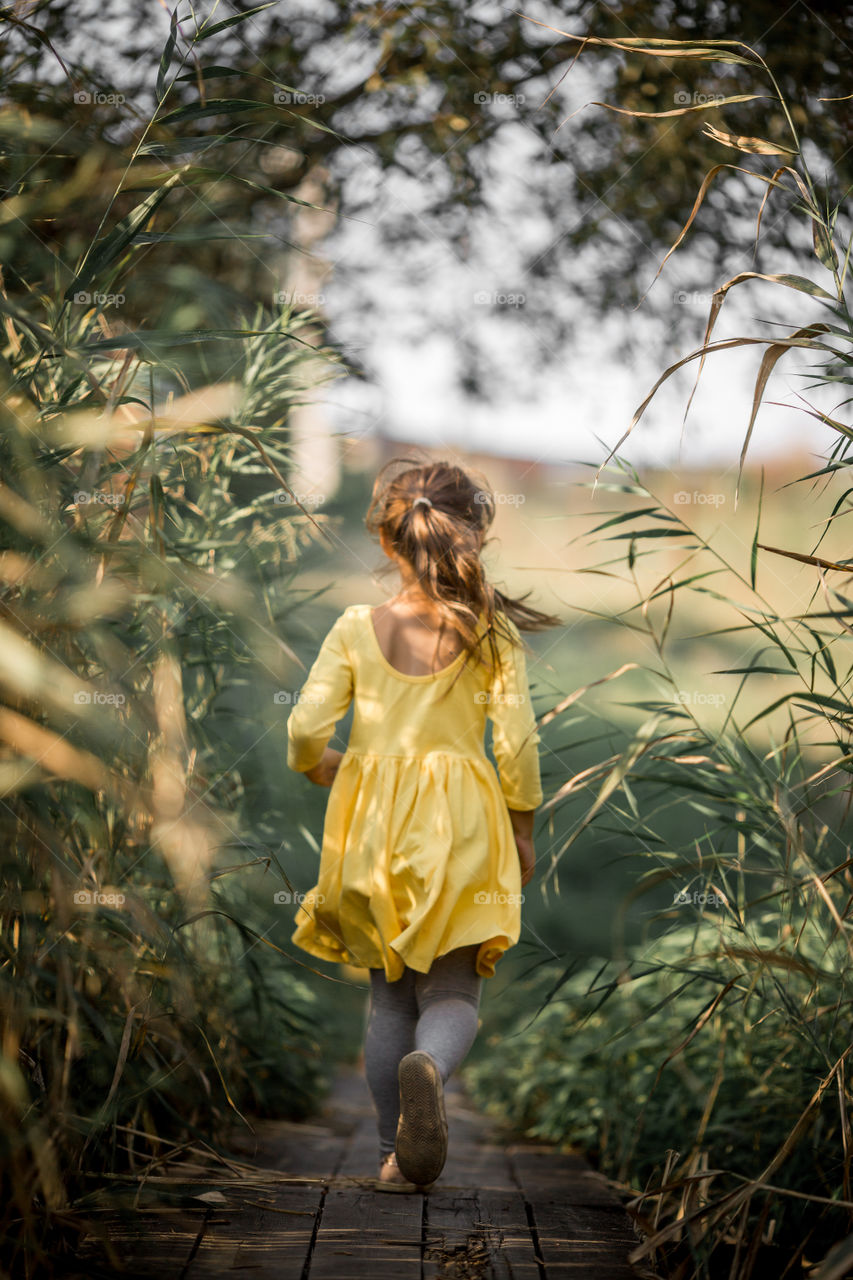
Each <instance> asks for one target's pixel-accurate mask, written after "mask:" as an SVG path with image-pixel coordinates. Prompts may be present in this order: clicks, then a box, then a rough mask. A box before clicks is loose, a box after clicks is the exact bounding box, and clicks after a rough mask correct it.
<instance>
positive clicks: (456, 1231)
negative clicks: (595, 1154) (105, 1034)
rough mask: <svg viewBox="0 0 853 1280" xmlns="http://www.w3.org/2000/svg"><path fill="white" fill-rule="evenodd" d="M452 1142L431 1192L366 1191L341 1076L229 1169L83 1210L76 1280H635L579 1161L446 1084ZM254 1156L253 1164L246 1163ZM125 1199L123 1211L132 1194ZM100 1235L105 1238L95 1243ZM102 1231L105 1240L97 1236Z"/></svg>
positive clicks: (625, 1222) (611, 1215)
mask: <svg viewBox="0 0 853 1280" xmlns="http://www.w3.org/2000/svg"><path fill="white" fill-rule="evenodd" d="M447 1108H448V1123H449V1127H450V1150H449V1155H448V1159H447V1164H446V1165H445V1168H444V1172H443V1173H442V1175H441V1178H440V1179H439V1180H438V1181H437V1182H436V1184H435V1187H434V1189H433V1190H432V1191H431V1192H429V1194H427V1195H400V1194H396V1195H392V1194H386V1193H379V1192H376V1191H374V1190H373V1189H372V1185H371V1184H372V1179H373V1177H374V1176H375V1170H376V1166H377V1164H378V1155H377V1145H376V1123H375V1118H374V1113H373V1108H372V1106H371V1103H370V1098H369V1095H368V1093H367V1088H366V1085H365V1083H364V1081H363V1079H362V1078H361V1076H360V1075H359V1074H357V1073H356V1072H354V1071H349V1072H346V1073H344V1074H342V1075H341V1077H340V1078H339V1080H338V1084H337V1087H336V1089H335V1092H334V1094H333V1096H332V1098H331V1100H330V1103H329V1104H328V1106H327V1108H326V1111H325V1113H324V1115H323V1117H322V1119H321V1121H320V1122H319V1123H315V1124H292V1123H287V1122H273V1121H263V1122H260V1123H259V1124H257V1125H256V1126H255V1127H256V1130H257V1138H256V1139H251V1141H250V1142H247V1141H245V1140H244V1141H243V1142H241V1144H240V1149H239V1150H238V1151H236V1153H235V1163H234V1166H233V1168H232V1169H231V1170H229V1169H228V1168H227V1167H224V1166H222V1165H220V1166H218V1167H217V1168H215V1169H214V1170H212V1171H210V1172H208V1173H207V1174H204V1173H197V1174H196V1175H195V1178H193V1176H192V1173H191V1171H190V1170H188V1171H187V1173H186V1174H182V1173H181V1171H180V1167H176V1166H174V1165H173V1166H170V1167H169V1170H168V1172H167V1173H166V1174H165V1175H155V1176H152V1177H151V1178H149V1179H148V1180H147V1181H146V1183H145V1185H144V1187H143V1189H142V1192H140V1189H139V1187H138V1186H132V1187H128V1188H127V1190H126V1191H124V1192H121V1193H119V1194H120V1196H121V1199H122V1201H123V1207H122V1208H119V1207H118V1200H117V1198H116V1196H111V1197H110V1200H109V1202H105V1203H104V1204H103V1206H102V1208H101V1209H100V1211H98V1212H95V1213H93V1214H92V1215H91V1221H92V1225H93V1228H94V1230H95V1231H96V1233H97V1235H92V1236H89V1237H87V1239H86V1240H85V1242H83V1244H82V1245H81V1249H80V1252H79V1253H78V1265H79V1266H80V1268H81V1269H80V1270H79V1272H78V1273H77V1276H78V1277H79V1280H83V1277H84V1276H85V1277H86V1280H95V1277H99V1276H116V1275H126V1276H128V1277H134V1278H135V1277H140V1278H141V1277H143V1276H145V1277H146V1280H150V1278H152V1277H158V1278H162V1280H213V1277H219V1276H224V1277H238V1276H245V1277H246V1278H247V1280H273V1278H274V1280H350V1278H352V1280H359V1278H360V1277H369V1278H370V1280H457V1278H458V1280H498V1278H500V1280H563V1278H564V1277H576V1278H577V1280H637V1277H638V1276H639V1275H640V1274H645V1275H649V1274H650V1273H649V1272H645V1273H641V1272H640V1271H637V1270H634V1268H633V1267H631V1266H630V1265H629V1263H628V1261H627V1258H628V1254H629V1253H630V1252H631V1250H632V1249H633V1248H635V1247H636V1245H637V1243H638V1239H637V1236H636V1235H635V1233H634V1230H633V1227H632V1226H631V1223H630V1221H629V1219H628V1217H627V1216H626V1214H625V1212H624V1210H623V1209H622V1207H621V1205H620V1203H619V1201H618V1200H617V1199H616V1198H615V1196H614V1195H613V1193H612V1192H611V1191H610V1189H609V1188H608V1187H607V1185H606V1183H605V1181H604V1179H603V1178H602V1177H601V1176H600V1175H599V1174H596V1173H594V1172H593V1171H592V1170H591V1169H590V1168H589V1166H587V1165H586V1164H585V1163H584V1162H583V1161H582V1160H581V1159H579V1158H578V1157H576V1156H571V1155H568V1156H567V1155H559V1154H557V1153H554V1152H552V1151H551V1150H550V1149H548V1148H544V1147H541V1146H530V1145H514V1146H510V1147H508V1148H503V1147H500V1146H498V1145H494V1143H493V1141H491V1140H490V1138H491V1133H490V1129H491V1126H490V1124H489V1122H488V1121H487V1120H486V1119H484V1118H483V1117H482V1116H479V1115H477V1114H476V1113H475V1112H474V1111H472V1110H471V1108H470V1105H469V1104H468V1103H467V1102H466V1100H465V1098H464V1095H463V1094H462V1093H461V1091H460V1090H459V1088H458V1086H456V1087H454V1086H451V1087H450V1088H449V1089H448V1093H447ZM247 1166H251V1167H247ZM133 1201H135V1202H136V1203H135V1207H134V1208H133V1209H132V1211H130V1206H131V1202H133ZM98 1236H100V1237H101V1239H100V1241H99V1240H98V1238H97V1237H98ZM107 1236H108V1237H109V1244H108V1245H107V1244H106V1243H105V1239H106V1237H107Z"/></svg>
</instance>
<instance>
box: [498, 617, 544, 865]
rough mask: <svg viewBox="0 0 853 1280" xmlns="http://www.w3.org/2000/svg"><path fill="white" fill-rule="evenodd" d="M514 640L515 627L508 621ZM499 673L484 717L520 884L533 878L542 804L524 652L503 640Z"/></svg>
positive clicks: (534, 728)
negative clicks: (536, 825) (536, 822)
mask: <svg viewBox="0 0 853 1280" xmlns="http://www.w3.org/2000/svg"><path fill="white" fill-rule="evenodd" d="M510 629H511V630H512V631H513V632H514V635H515V636H516V637H518V629H517V628H516V627H515V626H514V624H512V623H510ZM500 656H501V663H502V670H501V672H499V673H498V674H497V675H496V677H495V680H494V681H493V683H492V689H491V691H490V694H489V703H488V716H489V719H490V720H491V721H492V745H493V748H494V752H495V759H496V760H497V763H498V771H499V773H500V780H501V790H502V791H503V795H504V799H505V800H506V804H507V809H508V810H509V817H510V822H511V823H512V830H513V835H514V836H515V845H516V849H517V850H518V858H519V862H520V863H521V883H522V885H526V884H527V883H528V882H529V881H530V880H531V878H532V876H533V871H534V868H535V866H536V852H535V850H534V847H533V822H534V813H535V810H536V808H537V806H538V805H540V804H541V803H542V782H541V779H540V775H539V751H538V743H539V734H538V732H537V729H536V717H535V715H534V713H533V704H532V701H531V697H530V686H529V684H528V680H527V664H526V662H525V657H524V651H523V649H521V648H520V647H518V646H516V645H511V644H510V643H509V642H508V641H503V642H501V649H500Z"/></svg>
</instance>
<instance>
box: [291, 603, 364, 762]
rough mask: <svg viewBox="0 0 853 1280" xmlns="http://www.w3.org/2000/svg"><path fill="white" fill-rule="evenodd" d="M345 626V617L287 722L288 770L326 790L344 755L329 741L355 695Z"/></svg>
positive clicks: (335, 628)
mask: <svg viewBox="0 0 853 1280" xmlns="http://www.w3.org/2000/svg"><path fill="white" fill-rule="evenodd" d="M345 625H346V619H345V615H344V614H342V615H341V617H340V618H338V620H337V622H336V623H335V625H334V626H333V627H332V629H331V631H330V632H329V633H328V635H327V636H326V638H325V640H324V641H323V644H322V645H321V647H320V652H319V653H318V655H317V659H316V661H315V662H314V665H313V666H312V668H311V670H310V671H309V672H308V676H307V678H306V680H305V683H304V685H303V686H302V688H301V689H300V691H299V694H298V697H297V701H296V703H295V705H294V708H293V710H292V711H291V713H290V719H289V720H288V722H287V763H288V765H289V767H290V768H291V769H294V770H296V772H297V773H304V774H305V775H306V777H308V778H310V779H311V781H312V782H317V783H318V784H319V785H320V786H325V787H330V786H331V785H332V782H333V781H334V777H335V774H336V773H337V768H338V764H339V763H340V760H341V752H339V751H335V750H334V749H333V748H332V747H330V746H329V745H328V744H329V739H330V738H331V736H332V734H333V733H334V729H335V725H336V724H337V722H338V720H340V719H342V718H343V716H345V715H346V712H347V708H348V707H349V704H350V702H351V701H352V695H353V669H352V662H351V660H350V656H349V649H348V647H347V644H346V639H345Z"/></svg>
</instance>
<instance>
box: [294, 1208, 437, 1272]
mask: <svg viewBox="0 0 853 1280" xmlns="http://www.w3.org/2000/svg"><path fill="white" fill-rule="evenodd" d="M422 1206H423V1197H422V1196H420V1195H399V1194H388V1193H385V1192H378V1191H369V1190H362V1189H359V1188H354V1187H339V1186H333V1187H332V1188H331V1189H330V1190H329V1192H328V1193H327V1195H326V1199H325V1202H324V1204H323V1211H322V1214H321V1216H320V1228H319V1231H318V1234H317V1241H316V1244H315V1245H314V1252H313V1253H312V1255H311V1266H310V1271H309V1276H310V1280H343V1278H344V1277H346V1280H363V1278H366V1280H420V1277H421V1214H422Z"/></svg>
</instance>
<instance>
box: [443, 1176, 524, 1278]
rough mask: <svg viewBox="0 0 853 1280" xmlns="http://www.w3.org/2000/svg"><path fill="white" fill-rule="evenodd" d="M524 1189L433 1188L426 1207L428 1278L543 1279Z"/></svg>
mask: <svg viewBox="0 0 853 1280" xmlns="http://www.w3.org/2000/svg"><path fill="white" fill-rule="evenodd" d="M540 1275H541V1273H540V1268H539V1265H538V1262H537V1259H536V1253H535V1250H534V1247H533V1240H532V1238H531V1235H530V1228H529V1226H528V1222H527V1212H526V1209H525V1205H524V1201H523V1199H522V1197H521V1196H520V1195H519V1193H518V1192H517V1191H516V1192H512V1191H509V1192H506V1193H504V1194H501V1193H488V1192H486V1193H479V1192H476V1191H469V1192H468V1193H467V1194H462V1195H460V1194H458V1193H456V1194H454V1193H448V1192H444V1193H436V1192H431V1193H430V1195H429V1196H428V1197H427V1199H426V1202H425V1205H424V1263H423V1280H446V1278H449V1277H454V1278H455V1277H465V1278H466V1280H467V1277H471V1278H472V1280H473V1278H474V1277H476V1280H540Z"/></svg>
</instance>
